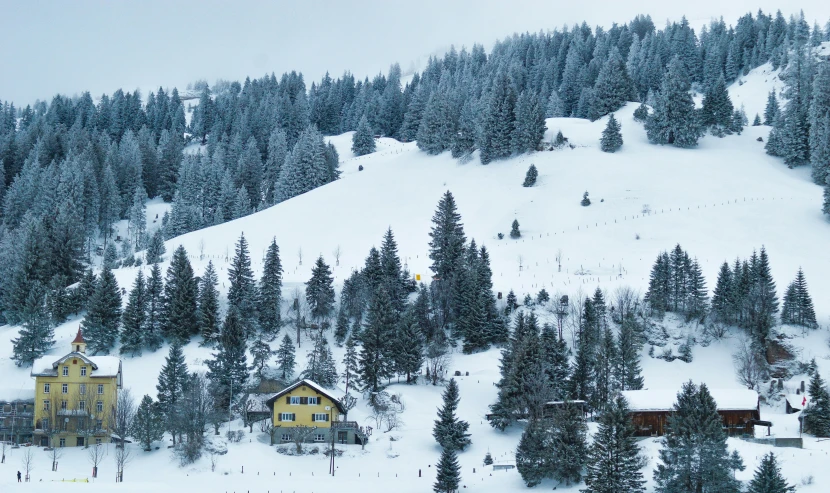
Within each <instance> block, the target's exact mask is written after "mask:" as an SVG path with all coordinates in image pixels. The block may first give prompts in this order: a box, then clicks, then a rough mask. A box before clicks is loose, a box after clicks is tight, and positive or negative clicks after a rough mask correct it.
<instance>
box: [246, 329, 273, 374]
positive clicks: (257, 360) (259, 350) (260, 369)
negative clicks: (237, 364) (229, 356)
mask: <svg viewBox="0 0 830 493" xmlns="http://www.w3.org/2000/svg"><path fill="white" fill-rule="evenodd" d="M273 355H274V352H273V351H271V346H270V345H269V344H268V343H267V342H265V341H263V340H262V339H261V338H257V339H256V340H255V341H254V342H252V343H251V368H250V369H251V371H253V372H254V375H256V377H257V379H259V380H260V381H261V380H262V379H263V378H265V369H266V368H267V367H268V360H269V359H271V356H273Z"/></svg>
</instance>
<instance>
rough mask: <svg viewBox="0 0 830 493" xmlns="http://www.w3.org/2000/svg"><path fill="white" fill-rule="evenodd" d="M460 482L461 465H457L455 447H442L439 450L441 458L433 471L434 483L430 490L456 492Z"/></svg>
mask: <svg viewBox="0 0 830 493" xmlns="http://www.w3.org/2000/svg"><path fill="white" fill-rule="evenodd" d="M460 483H461V466H459V465H458V457H457V456H456V453H455V449H453V448H444V449H443V451H442V452H441V460H439V461H438V466H437V467H436V471H435V484H434V485H433V486H432V491H434V492H435V493H458V485H459V484H460Z"/></svg>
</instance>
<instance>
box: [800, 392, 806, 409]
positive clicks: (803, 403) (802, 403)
mask: <svg viewBox="0 0 830 493" xmlns="http://www.w3.org/2000/svg"><path fill="white" fill-rule="evenodd" d="M806 405H807V396H806V395H805V396H804V399H802V400H801V407H804V406H806Z"/></svg>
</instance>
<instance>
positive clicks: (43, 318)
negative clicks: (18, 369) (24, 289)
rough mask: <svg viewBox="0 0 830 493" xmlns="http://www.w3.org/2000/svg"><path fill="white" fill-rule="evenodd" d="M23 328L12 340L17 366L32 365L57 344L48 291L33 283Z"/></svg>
mask: <svg viewBox="0 0 830 493" xmlns="http://www.w3.org/2000/svg"><path fill="white" fill-rule="evenodd" d="M21 315H22V317H21V318H22V322H23V327H22V328H21V329H20V331H19V332H18V336H17V338H16V339H13V340H12V344H13V345H14V346H13V347H12V359H13V360H14V361H15V364H16V365H17V366H25V365H30V364H32V362H33V361H34V360H36V359H38V358H39V357H41V356H43V355H44V354H46V352H47V351H48V350H49V349H50V348H51V347H52V345H53V344H54V343H55V330H54V328H53V327H52V321H51V320H50V317H49V312H48V311H47V307H46V290H45V289H44V288H43V285H42V284H41V283H40V282H37V281H35V282H33V283H32V287H31V288H30V289H29V295H28V296H27V297H26V304H25V305H24V306H23V310H22V313H21Z"/></svg>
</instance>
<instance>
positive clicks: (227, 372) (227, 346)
mask: <svg viewBox="0 0 830 493" xmlns="http://www.w3.org/2000/svg"><path fill="white" fill-rule="evenodd" d="M207 367H208V372H207V375H206V376H207V378H208V380H210V381H211V383H212V384H213V386H214V388H215V390H216V392H217V393H218V395H216V398H217V401H219V402H228V399H227V397H230V396H231V395H232V394H231V392H232V389H233V388H235V389H237V392H238V391H241V390H242V389H243V388H244V386H245V384H246V383H247V381H248V364H247V357H246V355H245V328H244V326H243V322H242V317H240V315H239V313H238V312H237V309H236V308H235V307H230V308H229V309H228V315H227V316H226V317H225V322H224V323H223V324H222V335H221V336H220V337H219V351H218V352H216V353H215V354H213V358H212V359H210V360H208V361H207Z"/></svg>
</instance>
